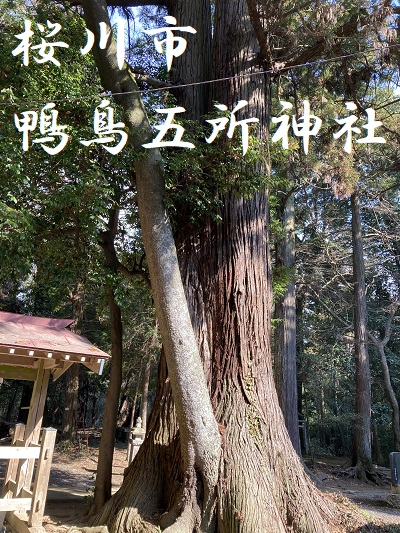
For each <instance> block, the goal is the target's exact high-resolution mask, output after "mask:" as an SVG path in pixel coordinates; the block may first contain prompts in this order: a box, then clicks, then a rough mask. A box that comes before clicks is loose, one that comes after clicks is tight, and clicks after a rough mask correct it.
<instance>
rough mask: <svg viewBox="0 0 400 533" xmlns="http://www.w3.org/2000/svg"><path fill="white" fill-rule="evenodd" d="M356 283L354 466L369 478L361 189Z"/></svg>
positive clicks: (356, 202) (356, 213)
mask: <svg viewBox="0 0 400 533" xmlns="http://www.w3.org/2000/svg"><path fill="white" fill-rule="evenodd" d="M351 213H352V221H351V228H352V240H353V283H354V357H355V381H356V406H355V415H356V421H355V432H354V445H353V466H354V467H355V469H356V473H357V476H358V477H360V479H365V478H366V475H367V473H368V472H372V471H373V467H372V449H371V377H370V368H369V354H368V331H367V294H366V286H365V271H364V253H363V239H362V229H361V216H360V198H359V194H358V191H356V192H354V193H353V194H352V195H351Z"/></svg>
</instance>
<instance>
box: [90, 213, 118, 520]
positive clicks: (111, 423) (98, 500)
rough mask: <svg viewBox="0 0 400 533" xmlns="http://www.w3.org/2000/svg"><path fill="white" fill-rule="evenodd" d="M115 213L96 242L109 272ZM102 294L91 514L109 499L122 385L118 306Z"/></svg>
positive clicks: (113, 270) (114, 257)
mask: <svg viewBox="0 0 400 533" xmlns="http://www.w3.org/2000/svg"><path fill="white" fill-rule="evenodd" d="M118 215H119V211H118V208H117V207H114V208H113V209H112V210H111V211H110V215H109V221H108V229H107V230H106V231H104V232H102V234H101V235H100V242H101V246H102V248H103V250H104V255H105V263H106V266H107V267H108V268H109V270H110V272H111V273H113V274H116V273H117V269H118V260H117V253H116V250H115V245H114V241H115V236H116V233H117V227H118ZM106 294H107V301H108V306H109V309H110V331H111V368H110V382H109V385H108V389H107V394H106V402H105V407H104V415H103V424H102V431H101V439H100V447H99V460H98V466H97V474H96V484H95V489H94V503H93V506H92V509H91V512H92V513H95V512H98V511H99V510H100V509H101V508H102V507H103V505H104V504H105V502H106V501H107V500H109V499H110V498H111V479H112V463H113V456H114V446H115V431H116V427H117V418H118V406H119V397H120V392H121V384H122V358H123V349H122V319H121V309H120V307H119V306H118V304H117V303H116V301H115V295H114V291H113V289H112V287H111V286H109V285H107V286H106Z"/></svg>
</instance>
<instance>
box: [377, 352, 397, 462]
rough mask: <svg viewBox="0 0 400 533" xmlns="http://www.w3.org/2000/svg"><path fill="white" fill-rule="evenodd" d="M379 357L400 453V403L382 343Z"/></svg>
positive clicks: (395, 440) (395, 445)
mask: <svg viewBox="0 0 400 533" xmlns="http://www.w3.org/2000/svg"><path fill="white" fill-rule="evenodd" d="M378 350H379V355H380V358H381V368H382V374H383V383H384V387H385V393H386V397H387V399H388V401H389V403H390V407H391V408H392V431H393V437H394V447H395V450H396V452H400V411H399V402H398V401H397V397H396V393H395V391H394V389H393V385H392V382H391V379H390V370H389V366H388V363H387V359H386V354H385V347H384V346H383V343H382V342H380V343H379V346H378Z"/></svg>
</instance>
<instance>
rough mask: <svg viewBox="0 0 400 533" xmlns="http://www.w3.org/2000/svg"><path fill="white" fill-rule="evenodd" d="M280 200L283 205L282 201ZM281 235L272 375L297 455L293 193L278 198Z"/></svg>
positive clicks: (298, 450)
mask: <svg viewBox="0 0 400 533" xmlns="http://www.w3.org/2000/svg"><path fill="white" fill-rule="evenodd" d="M282 204H283V205H282ZM281 205H282V209H281V212H280V215H281V220H282V229H283V235H282V237H280V238H279V237H278V243H277V254H276V255H277V258H276V267H277V268H278V269H279V268H282V269H284V270H285V271H286V272H287V273H288V274H289V276H290V280H289V284H288V286H287V287H286V290H285V294H284V295H283V296H282V297H278V298H277V301H276V303H275V318H277V324H276V329H275V346H274V376H275V385H276V389H277V393H278V398H279V403H280V406H281V409H282V413H283V416H284V418H285V423H286V427H287V430H288V432H289V435H290V439H291V441H292V444H293V447H294V449H295V450H296V452H297V453H298V454H299V456H301V446H300V435H299V415H298V401H297V369H296V354H297V349H296V348H297V346H296V294H295V279H294V275H295V272H294V269H295V233H294V194H293V193H289V195H285V196H284V198H282V200H281Z"/></svg>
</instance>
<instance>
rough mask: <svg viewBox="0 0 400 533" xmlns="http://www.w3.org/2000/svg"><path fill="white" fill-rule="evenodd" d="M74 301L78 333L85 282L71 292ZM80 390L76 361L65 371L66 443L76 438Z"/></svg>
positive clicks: (73, 309)
mask: <svg viewBox="0 0 400 533" xmlns="http://www.w3.org/2000/svg"><path fill="white" fill-rule="evenodd" d="M70 300H71V303H72V316H73V319H74V322H73V323H72V325H71V330H72V331H73V332H74V333H76V335H81V334H82V322H83V305H84V284H83V282H82V281H78V283H77V284H76V287H75V289H74V290H73V291H71V293H70ZM78 392H79V364H78V363H75V364H73V365H71V366H70V368H69V369H68V370H67V372H66V373H65V401H64V413H63V422H62V432H61V438H62V440H63V441H64V442H66V443H73V442H75V440H76V430H77V415H78Z"/></svg>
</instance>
